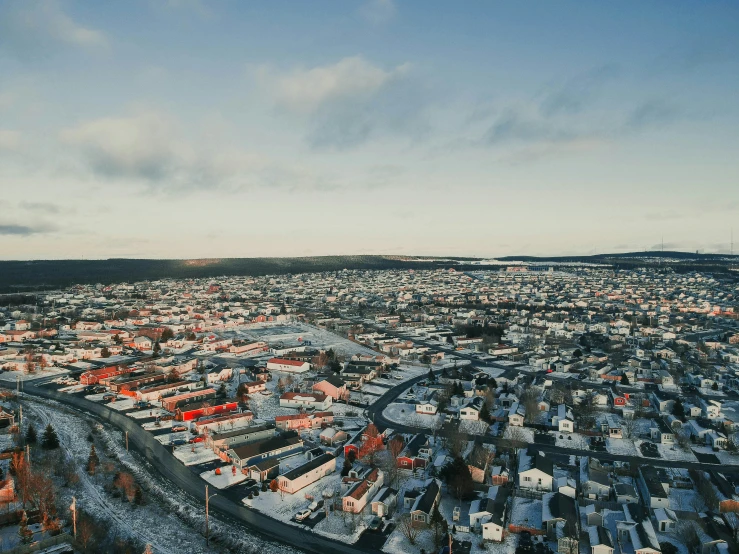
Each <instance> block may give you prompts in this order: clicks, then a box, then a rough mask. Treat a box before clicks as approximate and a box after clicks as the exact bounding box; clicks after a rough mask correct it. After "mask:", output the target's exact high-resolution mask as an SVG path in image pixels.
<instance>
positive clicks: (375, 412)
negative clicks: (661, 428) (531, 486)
mask: <svg viewBox="0 0 739 554" xmlns="http://www.w3.org/2000/svg"><path fill="white" fill-rule="evenodd" d="M434 373H436V374H439V373H440V370H436V371H435V372H434ZM427 378H428V376H427V375H425V374H424V375H421V376H419V377H415V378H413V379H409V380H408V381H404V382H403V383H401V384H400V385H396V386H395V387H393V388H391V389H390V390H388V392H386V393H385V394H384V395H383V396H381V397H380V398H378V399H377V400H376V401H375V402H374V403H373V404H372V405H371V406H369V407H368V408H367V414H368V416H369V418H370V420H371V421H372V422H374V423H376V424H378V425H380V426H381V427H383V428H384V427H390V428H392V429H394V430H396V431H399V432H401V433H426V430H425V429H419V428H416V427H411V426H409V425H403V424H399V423H396V422H394V421H390V420H388V419H386V418H385V416H383V414H382V412H383V411H384V409H385V408H386V407H387V406H388V405H389V404H391V403H392V402H394V401H395V400H397V399H398V397H399V396H400V395H401V394H403V392H405V391H406V390H407V389H408V388H409V387H410V386H412V385H415V384H416V383H418V382H419V381H423V380H424V379H427ZM467 438H468V440H475V441H480V442H482V443H485V444H492V445H495V446H503V447H504V448H505V447H507V446H508V445H507V444H506V441H505V439H502V438H499V437H492V436H490V435H485V436H483V437H480V436H479V435H467ZM535 446H536V448H537V450H540V451H542V452H549V453H552V454H565V455H572V456H590V457H591V458H597V459H599V460H603V461H611V462H613V461H618V462H629V464H630V465H631V466H632V467H638V466H640V465H652V466H657V467H677V468H685V469H701V470H704V471H708V470H715V469H717V468H718V467H720V468H721V471H723V472H725V473H739V465H726V464H721V465H720V466H717V465H716V464H707V463H701V462H686V461H675V460H665V459H663V458H643V457H641V456H624V455H620V454H611V453H609V452H600V451H592V450H580V449H577V448H566V447H563V446H555V445H549V444H539V443H536V444H535Z"/></svg>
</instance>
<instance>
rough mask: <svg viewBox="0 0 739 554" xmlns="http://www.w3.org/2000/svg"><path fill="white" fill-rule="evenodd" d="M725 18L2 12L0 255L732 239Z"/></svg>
mask: <svg viewBox="0 0 739 554" xmlns="http://www.w3.org/2000/svg"><path fill="white" fill-rule="evenodd" d="M737 29H739V4H736V3H735V2H711V3H697V2H619V3H605V2H516V3H512V2H511V3H502V2H500V3H498V2H489V1H484V2H483V1H480V2H473V1H468V2H436V1H423V2H421V1H418V2H402V1H399V0H361V1H356V2H350V1H335V2H323V1H314V2H304V1H294V2H280V1H274V2H247V1H236V0H233V1H227V0H223V1H213V2H206V1H205V0H129V1H125V2H124V1H111V2H82V1H74V0H47V1H43V0H40V1H39V0H0V191H1V192H2V194H1V195H0V240H2V243H3V248H2V249H1V250H0V257H2V258H5V259H28V258H79V257H86V258H105V257H178V258H189V257H226V256H228V257H241V256H300V255H321V254H361V253H380V254H382V253H384V254H399V253H405V254H426V255H454V254H456V255H476V256H496V255H508V254H574V253H578V254H586V253H590V252H593V251H598V252H606V251H628V250H642V249H652V248H655V247H656V246H657V245H658V244H659V243H660V240H661V237H664V241H665V246H666V247H667V248H674V249H682V250H697V249H700V250H705V251H713V252H716V251H719V252H721V251H723V252H728V249H729V237H730V232H731V228H732V225H733V226H734V227H735V230H736V231H737V235H738V236H739V224H737V223H739V162H738V161H737V158H739V156H737V155H736V152H737V150H738V149H739V148H738V146H739V103H738V102H737V101H736V98H737V92H739V33H737Z"/></svg>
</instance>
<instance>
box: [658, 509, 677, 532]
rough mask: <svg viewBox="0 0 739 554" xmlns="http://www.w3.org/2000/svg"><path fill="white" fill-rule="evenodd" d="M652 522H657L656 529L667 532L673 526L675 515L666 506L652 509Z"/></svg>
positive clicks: (675, 521) (675, 520)
mask: <svg viewBox="0 0 739 554" xmlns="http://www.w3.org/2000/svg"><path fill="white" fill-rule="evenodd" d="M654 523H656V524H657V531H659V532H660V533H668V532H670V531H672V530H673V529H674V528H675V525H676V524H677V515H675V512H673V511H672V510H670V509H668V508H657V509H656V510H654Z"/></svg>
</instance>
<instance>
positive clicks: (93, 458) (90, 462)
mask: <svg viewBox="0 0 739 554" xmlns="http://www.w3.org/2000/svg"><path fill="white" fill-rule="evenodd" d="M98 465H100V458H98V455H97V452H95V445H94V444H91V445H90V455H89V456H88V457H87V468H86V469H87V473H89V474H90V475H95V470H97V467H98Z"/></svg>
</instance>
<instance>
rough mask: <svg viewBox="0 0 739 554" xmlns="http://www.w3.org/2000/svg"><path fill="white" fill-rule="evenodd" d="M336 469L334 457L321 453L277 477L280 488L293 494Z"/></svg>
mask: <svg viewBox="0 0 739 554" xmlns="http://www.w3.org/2000/svg"><path fill="white" fill-rule="evenodd" d="M335 469H336V458H334V456H333V455H332V454H322V455H321V456H318V457H316V458H313V459H312V460H311V461H309V462H308V463H306V464H303V465H302V466H298V467H296V468H294V469H291V470H290V471H288V472H287V473H283V474H282V475H280V476H279V477H278V478H277V483H278V486H279V487H280V490H283V491H285V492H287V493H289V494H294V493H296V492H298V491H299V490H300V489H302V488H304V487H307V486H308V485H310V484H311V483H315V482H316V481H318V480H319V479H321V478H322V477H325V476H326V475H328V474H329V473H333V472H334V470H335Z"/></svg>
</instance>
